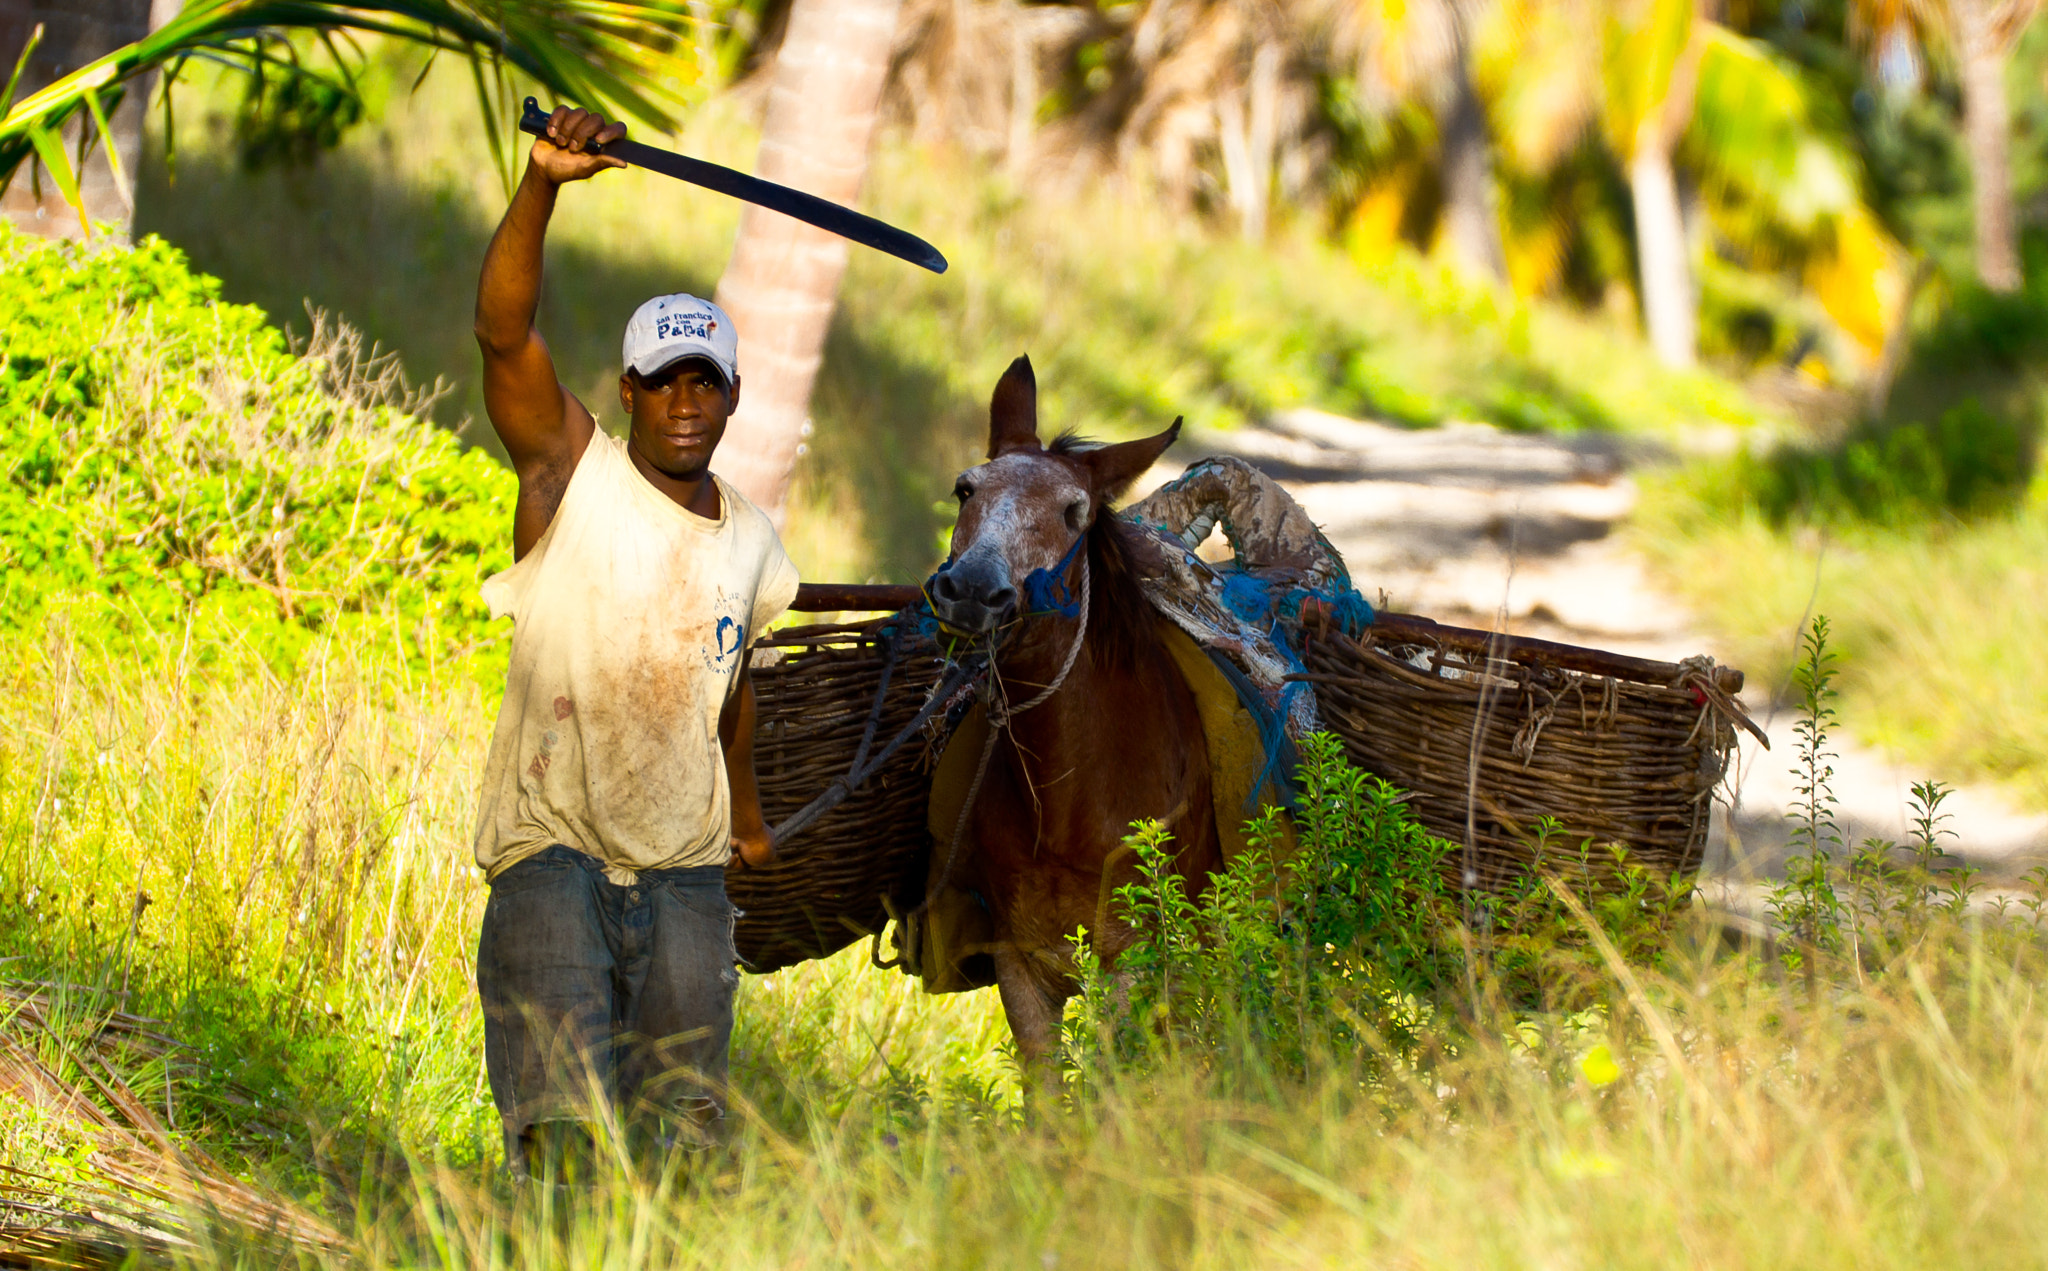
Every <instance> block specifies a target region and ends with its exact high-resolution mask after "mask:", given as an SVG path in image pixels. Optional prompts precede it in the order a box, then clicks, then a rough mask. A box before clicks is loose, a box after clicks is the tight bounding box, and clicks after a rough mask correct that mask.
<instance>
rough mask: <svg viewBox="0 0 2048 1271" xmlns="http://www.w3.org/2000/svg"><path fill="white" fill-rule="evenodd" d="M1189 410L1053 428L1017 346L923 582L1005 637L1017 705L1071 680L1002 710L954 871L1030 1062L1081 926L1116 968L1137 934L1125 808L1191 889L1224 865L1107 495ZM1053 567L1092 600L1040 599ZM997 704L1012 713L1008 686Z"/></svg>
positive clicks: (1196, 723)
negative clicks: (1117, 901)
mask: <svg viewBox="0 0 2048 1271" xmlns="http://www.w3.org/2000/svg"><path fill="white" fill-rule="evenodd" d="M1179 429H1180V425H1179V423H1178V422H1176V423H1175V425H1174V426H1173V427H1172V428H1170V429H1168V430H1167V431H1166V432H1164V433H1161V434H1159V435H1158V436H1155V437H1150V438H1146V439H1144V440H1142V441H1134V442H1127V443H1124V444H1122V445H1116V446H1102V447H1089V446H1087V445H1085V444H1083V443H1077V442H1074V441H1072V440H1071V439H1069V438H1061V439H1060V440H1058V441H1056V442H1054V443H1053V445H1052V446H1051V447H1049V448H1048V447H1045V446H1042V445H1041V444H1040V443H1039V440H1038V436H1037V387H1036V383H1035V381H1034V379H1033V377H1032V373H1031V366H1030V363H1029V362H1028V361H1027V360H1026V359H1023V358H1019V359H1017V361H1016V362H1014V363H1013V364H1012V365H1011V366H1010V369H1009V370H1008V371H1007V372H1005V374H1004V375H1003V378H1002V381H1001V383H1000V384H998V386H997V388H996V392H995V397H994V401H993V403H992V404H991V408H990V433H989V462H987V463H984V464H981V465H978V466H976V467H974V468H971V469H969V470H968V471H967V472H965V473H963V474H961V478H960V482H959V485H958V487H957V488H956V490H955V494H956V495H957V496H958V497H959V499H960V503H961V511H960V519H959V521H958V523H957V524H956V526H955V528H954V532H953V550H952V553H951V555H950V556H949V557H948V560H947V564H946V566H945V567H944V568H943V569H941V571H940V572H939V573H938V574H935V575H934V576H933V579H932V582H931V585H930V588H929V591H930V595H931V598H932V605H933V608H934V611H935V612H936V613H937V615H938V617H939V618H940V620H941V621H943V622H945V623H946V624H947V625H948V626H950V627H952V628H954V629H955V630H960V631H966V632H970V633H973V634H975V635H977V636H980V637H984V638H987V639H989V640H992V641H994V642H995V643H996V650H997V651H996V656H995V662H994V677H993V678H994V682H995V684H996V685H997V686H998V693H999V703H1004V702H1006V703H1007V705H1008V706H1009V707H1010V708H1012V709H1015V708H1017V707H1020V706H1024V705H1026V704H1027V703H1029V702H1030V701H1031V700H1032V699H1034V698H1037V697H1038V696H1039V695H1040V694H1041V693H1042V692H1043V691H1044V689H1045V688H1046V687H1047V686H1048V685H1052V684H1055V683H1057V684H1058V688H1057V691H1055V692H1053V693H1052V695H1051V696H1050V697H1048V698H1046V699H1045V700H1044V701H1043V702H1042V703H1040V704H1038V705H1036V706H1033V707H1030V708H1029V709H1026V710H1023V711H1021V712H1020V713H1018V714H1017V715H1016V716H1015V718H1014V719H1011V720H1010V722H1009V724H1008V726H1007V727H999V728H997V730H996V737H995V741H994V743H993V745H994V748H993V750H992V752H991V753H990V755H989V759H988V768H987V773H986V775H985V777H984V778H983V780H982V783H981V788H980V791H979V794H978V796H977V797H976V798H975V800H974V802H973V804H972V805H971V806H970V807H969V809H968V812H967V818H966V822H965V832H964V833H962V834H961V836H960V845H959V847H958V849H957V854H955V855H954V856H953V857H952V860H951V865H950V868H949V869H947V870H945V871H944V872H943V874H942V879H943V882H942V885H943V886H946V887H952V888H961V889H966V890H970V891H972V892H973V893H974V894H975V895H977V896H979V897H980V898H981V900H982V902H983V903H984V904H985V905H986V906H987V908H988V912H989V916H990V920H991V921H990V927H991V930H992V936H993V938H992V940H991V941H990V942H989V943H988V945H987V946H985V951H986V952H987V953H988V954H990V955H991V957H992V960H993V972H994V978H995V981H996V985H997V988H998V989H999V991H1000V992H1001V994H1002V999H1003V1010H1004V1013H1005V1014H1006V1015H1007V1016H1008V1019H1009V1023H1010V1031H1011V1033H1012V1034H1013V1035H1014V1036H1015V1037H1016V1039H1017V1046H1018V1050H1019V1052H1020V1054H1021V1056H1022V1057H1023V1059H1024V1061H1025V1065H1026V1069H1027V1072H1028V1073H1029V1074H1030V1075H1031V1076H1032V1077H1033V1078H1034V1079H1041V1080H1042V1079H1043V1078H1044V1077H1045V1076H1047V1075H1049V1074H1048V1073H1047V1072H1046V1065H1047V1064H1048V1063H1049V1061H1050V1059H1051V1056H1052V1053H1053V1048H1054V1045H1055V1042H1056V1040H1057V1037H1058V1031H1059V1022H1060V1015H1061V1012H1062V1009H1063V1007H1064V1005H1065V1003H1066V1001H1067V999H1068V998H1069V997H1071V996H1073V994H1074V992H1075V988H1076V985H1075V981H1074V969H1073V944H1072V939H1073V936H1074V935H1075V933H1076V932H1078V931H1080V930H1082V929H1083V928H1085V929H1086V930H1087V932H1088V939H1089V945H1090V948H1091V949H1092V951H1093V952H1094V953H1095V955H1096V956H1097V957H1099V958H1100V959H1101V961H1102V963H1103V964H1104V965H1105V966H1108V967H1112V968H1113V967H1114V965H1115V962H1116V959H1117V957H1118V956H1119V955H1120V954H1121V953H1122V952H1123V951H1124V950H1125V949H1126V948H1128V947H1129V946H1130V944H1131V942H1132V940H1133V938H1134V936H1135V934H1136V933H1135V931H1134V930H1133V929H1132V928H1131V927H1130V926H1129V925H1128V924H1127V923H1126V922H1124V921H1122V920H1121V919H1119V918H1118V917H1116V915H1115V908H1114V904H1113V896H1114V893H1115V890H1116V889H1117V888H1118V887H1121V886H1123V885H1124V884H1125V883H1128V882H1131V881H1134V880H1135V879H1136V878H1137V869H1136V861H1135V859H1134V857H1133V856H1132V854H1131V853H1130V852H1129V851H1128V850H1126V849H1125V848H1124V847H1123V840H1124V838H1125V837H1126V836H1127V835H1128V834H1129V833H1130V826H1131V823H1132V822H1134V821H1138V820H1143V819H1153V820H1157V821H1159V822H1161V823H1162V824H1164V825H1165V826H1166V827H1167V829H1168V831H1169V832H1170V833H1171V834H1172V836H1173V838H1172V845H1173V848H1174V851H1175V868H1176V871H1177V872H1179V873H1181V874H1182V875H1183V876H1184V877H1186V878H1187V879H1188V880H1189V882H1190V884H1191V887H1190V891H1191V892H1192V891H1198V890H1200V888H1201V887H1202V886H1203V885H1205V884H1206V882H1207V880H1208V877H1209V875H1210V874H1211V873H1213V872H1216V871H1218V870H1220V869H1222V867H1223V860H1222V852H1221V846H1220V843H1219V839H1218V835H1217V828H1216V820H1215V810H1214V805H1213V803H1212V799H1211V792H1210V772H1209V759H1208V751H1207V748H1206V746H1205V742H1204V737H1203V731H1202V723H1201V718H1200V716H1199V715H1198V714H1197V712H1196V706H1195V696H1194V693H1193V692H1192V690H1190V689H1189V687H1188V685H1187V682H1186V680H1185V679H1184V678H1183V676H1182V674H1181V672H1180V670H1179V668H1178V667H1177V665H1176V664H1175V662H1174V659H1173V657H1172V655H1171V654H1170V653H1169V652H1168V650H1167V648H1166V645H1165V643H1164V641H1163V640H1162V638H1161V634H1160V627H1159V623H1160V621H1161V620H1160V619H1159V618H1158V617H1157V615H1156V614H1155V613H1154V612H1153V611H1152V609H1151V607H1150V605H1149V604H1148V603H1147V602H1146V600H1145V598H1144V596H1143V594H1142V593H1141V592H1140V590H1139V587H1138V573H1137V571H1138V569H1139V568H1140V565H1139V561H1140V560H1141V559H1142V556H1143V553H1144V551H1145V546H1144V544H1142V543H1141V542H1140V541H1139V540H1138V538H1137V536H1136V535H1135V534H1134V533H1133V532H1132V531H1131V530H1129V529H1127V528H1126V527H1125V526H1124V525H1123V523H1122V522H1120V521H1119V520H1118V519H1117V518H1116V517H1115V516H1114V515H1113V514H1111V513H1110V511H1109V505H1110V503H1111V502H1112V501H1113V500H1114V499H1115V498H1116V497H1117V496H1118V495H1120V494H1121V493H1123V491H1124V490H1125V489H1126V488H1127V487H1128V486H1129V485H1130V483H1131V482H1132V481H1134V480H1135V479H1136V478H1137V477H1138V476H1139V475H1141V474H1142V473H1143V472H1144V471H1145V470H1146V469H1147V468H1148V467H1150V466H1151V464H1152V461H1153V460H1155V459H1156V458H1158V456H1159V455H1160V454H1161V453H1162V452H1163V451H1164V450H1165V449H1166V447H1167V446H1168V445H1170V444H1171V443H1172V441H1173V439H1174V437H1175V436H1176V435H1177V434H1178V432H1179ZM1077 538H1085V543H1083V545H1082V548H1081V550H1079V551H1075V550H1072V549H1074V548H1075V545H1076V540H1077ZM1039 570H1045V571H1051V572H1052V574H1054V575H1056V576H1058V578H1059V581H1060V582H1061V583H1063V584H1064V586H1065V591H1064V592H1055V595H1057V596H1058V597H1059V598H1060V599H1068V598H1078V597H1079V594H1080V588H1081V587H1082V586H1084V585H1085V586H1086V587H1087V589H1088V602H1087V605H1086V607H1085V609H1083V610H1082V611H1081V612H1079V613H1076V614H1074V615H1073V616H1067V615H1066V614H1064V613H1061V612H1058V609H1057V607H1055V608H1053V609H1052V610H1051V611H1046V610H1044V609H1041V610H1040V611H1038V612H1033V611H1032V605H1031V602H1030V594H1031V592H1032V588H1031V587H1030V585H1029V582H1028V580H1029V579H1030V577H1031V575H1032V573H1033V572H1034V571H1039ZM1077 639H1079V640H1081V641H1082V645H1081V648H1080V649H1079V651H1078V652H1077V653H1073V652H1072V651H1073V646H1074V641H1075V640H1077ZM1070 653H1071V654H1072V656H1071V666H1069V665H1068V664H1069V661H1070ZM1063 672H1064V678H1061V677H1062V673H1063ZM990 713H991V716H992V717H993V718H996V719H1001V718H1003V715H1004V709H1003V706H1002V705H1001V704H998V705H996V706H995V707H994V708H993V709H992V710H991V712H990ZM937 850H938V851H939V852H940V853H941V854H942V855H944V854H946V853H948V851H949V845H948V844H946V843H943V842H942V843H940V844H938V845H937Z"/></svg>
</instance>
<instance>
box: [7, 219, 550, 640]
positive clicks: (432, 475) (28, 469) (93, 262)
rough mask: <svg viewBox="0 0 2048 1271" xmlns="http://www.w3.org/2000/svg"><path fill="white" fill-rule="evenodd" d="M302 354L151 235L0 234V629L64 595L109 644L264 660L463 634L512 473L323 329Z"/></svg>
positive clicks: (477, 607) (469, 627)
mask: <svg viewBox="0 0 2048 1271" xmlns="http://www.w3.org/2000/svg"><path fill="white" fill-rule="evenodd" d="M309 347H310V352H298V351H294V350H293V349H292V348H290V347H288V345H287V342H286V340H285V337H284V336H283V334H282V333H280V332H279V331H278V330H277V329H276V328H275V327H273V326H272V325H270V322H269V320H268V319H267V317H266V316H265V315H264V313H263V311H262V310H260V309H257V308H255V307H253V306H249V305H235V304H226V303H222V302H221V300H220V284H219V283H218V282H217V281H216V280H215V279H213V278H210V277H207V276H205V275H203V274H198V273H194V272H193V271H192V270H191V269H190V268H189V267H188V266H187V264H186V261H185V257H184V255H183V253H181V252H179V251H178V250H177V249H175V248H173V247H171V246H170V245H168V244H167V243H165V242H163V241H162V240H161V239H157V238H153V237H152V238H146V239H144V240H143V241H142V243H141V244H140V245H138V246H136V247H134V248H132V249H130V248H122V247H113V246H101V247H98V248H94V249H84V248H80V247H77V246H72V245H68V244H60V243H51V242H46V241H44V240H40V239H35V238H29V237H26V236H24V235H21V234H19V233H17V232H16V231H15V230H14V229H13V228H12V227H11V226H5V225H0V356H4V363H0V453H4V454H5V455H6V457H7V462H8V467H7V479H6V481H5V482H4V483H0V627H4V628H5V629H8V630H13V631H33V630H36V629H37V628H38V627H39V625H40V624H41V623H42V622H43V620H44V619H45V617H46V616H47V615H48V614H49V613H50V612H51V611H52V610H53V609H57V608H70V609H76V610H80V611H81V614H80V617H81V620H82V621H83V622H85V623H87V624H90V625H93V626H96V627H97V628H98V629H99V630H101V631H102V632H103V633H104V634H105V635H106V636H108V637H109V638H112V639H115V640H117V641H118V640H140V639H158V640H162V639H170V640H176V639H177V634H178V633H179V632H180V631H181V630H184V631H187V632H188V633H189V632H192V631H195V630H196V631H197V632H199V634H201V635H202V636H203V637H207V638H208V640H207V641H203V642H210V639H211V638H215V637H227V638H232V639H233V640H236V641H239V642H242V643H245V644H246V645H247V646H248V647H249V648H250V649H252V650H253V651H254V652H256V653H258V654H259V655H261V656H262V657H263V658H264V659H265V660H267V661H270V662H271V663H273V664H274V665H286V664H289V663H290V662H292V661H293V660H294V659H295V658H296V657H297V655H298V654H299V652H300V651H301V650H302V649H303V648H304V646H305V645H306V643H307V642H308V641H309V640H312V639H314V638H316V637H319V636H322V635H331V636H336V637H339V638H342V639H346V640H356V641H363V640H378V641H383V642H386V643H391V644H395V645H396V646H397V647H398V648H399V649H400V650H401V651H402V652H403V653H404V654H405V655H406V656H407V657H408V658H409V659H413V660H436V659H442V658H446V657H448V656H449V655H451V654H455V653H459V652H462V651H466V650H469V649H472V648H475V647H477V646H478V645H479V644H480V643H482V642H484V641H486V640H487V638H488V637H487V636H486V633H485V626H484V624H485V622H486V620H487V618H488V614H487V613H486V612H485V610H484V608H483V606H482V602H481V601H480V600H479V599H478V598H477V584H478V582H479V581H480V580H481V578H483V577H484V576H486V575H487V574H489V573H490V572H491V571H494V570H496V569H500V568H503V567H504V566H506V565H508V564H509V563H510V556H509V546H508V536H507V534H506V532H505V527H506V525H507V524H508V523H509V518H510V514H511V507H512V501H513V498H514V496H515V494H516V483H515V479H514V478H513V477H512V475H511V473H510V472H508V471H507V470H506V469H505V468H504V467H502V466H501V465H500V464H498V463H497V462H495V461H494V460H493V459H491V457H490V456H488V455H485V454H481V453H476V452H468V451H465V450H464V449H463V448H462V446H461V445H460V443H459V442H457V441H456V439H455V438H454V437H453V436H452V435H451V434H449V433H448V432H446V431H444V430H442V429H440V428H437V427H435V426H434V425H433V424H431V423H430V422H428V421H426V420H425V419H424V418H422V417H421V416H420V415H419V414H416V413H414V412H413V411H412V410H410V409H408V407H411V406H414V405H416V404H417V401H416V399H414V398H412V397H409V396H408V395H407V394H406V393H405V391H404V389H403V385H402V382H401V381H399V380H398V379H397V378H396V374H395V367H393V366H392V365H390V364H389V363H388V362H385V363H379V362H377V361H375V360H374V359H367V358H365V357H363V356H362V349H361V346H360V342H359V341H357V340H355V339H353V338H352V337H350V336H349V335H348V334H347V333H346V332H337V331H336V330H335V329H334V328H332V327H323V328H322V330H321V331H320V332H318V333H317V334H316V336H315V338H314V340H313V341H312V343H311V345H310V346H309ZM486 661H488V659H486Z"/></svg>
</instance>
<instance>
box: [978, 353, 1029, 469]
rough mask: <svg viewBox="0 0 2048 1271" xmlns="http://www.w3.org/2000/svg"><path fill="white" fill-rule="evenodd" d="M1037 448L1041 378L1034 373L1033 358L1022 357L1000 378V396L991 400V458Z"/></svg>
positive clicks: (989, 418)
mask: <svg viewBox="0 0 2048 1271" xmlns="http://www.w3.org/2000/svg"><path fill="white" fill-rule="evenodd" d="M1037 449H1039V445H1038V377H1037V376H1035V375H1033V374H1032V373H1031V359H1030V358H1028V357H1020V358H1018V359H1017V360H1016V361H1014V362H1012V363H1010V369H1009V370H1007V371H1004V372H1003V378H1001V379H999V380H997V381H996V395H995V396H994V397H992V398H990V399H989V403H988V457H989V458H991V459H993V458H995V457H996V456H998V455H1005V454H1008V453H1009V452H1011V451H1012V450H1037Z"/></svg>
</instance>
